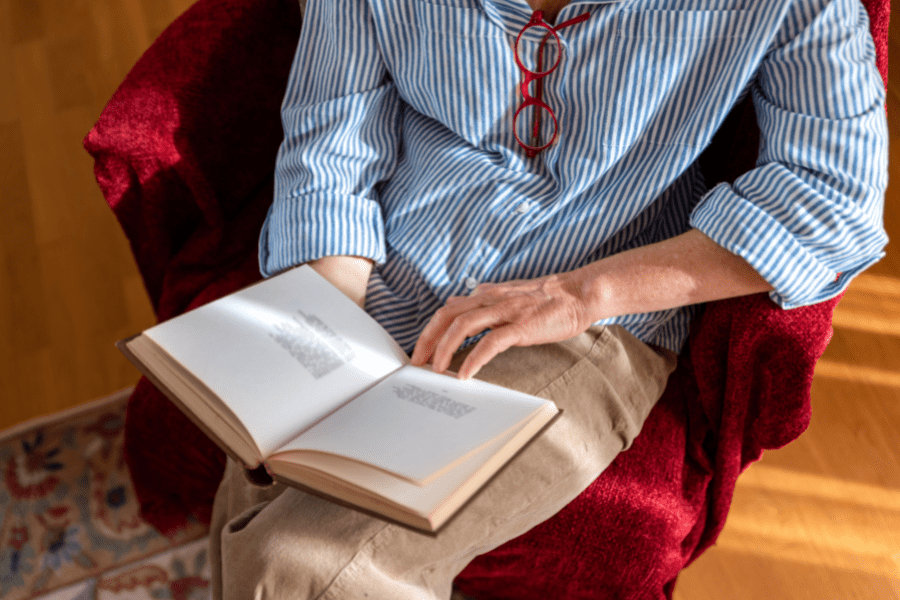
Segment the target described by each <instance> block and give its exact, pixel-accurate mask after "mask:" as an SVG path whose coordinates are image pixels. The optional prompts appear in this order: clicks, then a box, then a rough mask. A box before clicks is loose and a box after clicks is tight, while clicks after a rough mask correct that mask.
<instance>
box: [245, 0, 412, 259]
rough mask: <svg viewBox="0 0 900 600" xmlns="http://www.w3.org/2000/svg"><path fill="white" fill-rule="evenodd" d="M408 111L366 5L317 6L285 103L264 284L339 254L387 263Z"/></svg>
mask: <svg viewBox="0 0 900 600" xmlns="http://www.w3.org/2000/svg"><path fill="white" fill-rule="evenodd" d="M399 111H400V101H399V98H398V96H397V92H396V89H395V88H394V86H393V84H392V83H391V81H390V77H389V76H388V73H387V69H386V68H385V65H384V61H383V59H382V55H381V52H380V51H379V46H378V40H377V36H376V32H375V28H374V25H373V23H372V19H371V18H370V14H369V10H368V7H367V5H366V2H365V1H364V0H322V1H319V0H310V2H309V4H308V6H307V9H306V12H305V15H304V21H303V28H302V31H301V35H300V40H299V42H298V45H297V52H296V54H295V56H294V62H293V65H292V66H291V72H290V77H289V80H288V87H287V90H286V92H285V97H284V101H283V103H282V111H281V112H282V123H283V127H284V133H285V137H284V141H283V142H282V144H281V147H280V148H279V151H278V158H277V163H276V166H275V193H274V199H273V203H272V207H271V208H270V210H269V214H268V217H267V218H266V222H265V224H264V225H263V229H262V232H261V235H260V242H259V263H260V270H261V272H262V274H263V275H264V276H269V275H272V274H275V273H277V272H279V271H282V270H284V269H286V268H288V267H291V266H294V265H297V264H300V263H304V262H308V261H310V260H314V259H316V258H321V257H323V256H330V255H354V256H363V257H366V258H370V259H372V260H373V261H375V262H383V261H384V258H385V240H384V222H383V219H382V214H381V207H380V205H379V203H378V193H377V189H378V184H379V183H380V182H382V181H384V180H386V179H388V178H389V177H390V175H391V173H392V172H393V169H394V168H395V166H396V160H397V150H398V146H399V142H398V140H399V123H398V119H399ZM248 118H252V116H250V115H248Z"/></svg>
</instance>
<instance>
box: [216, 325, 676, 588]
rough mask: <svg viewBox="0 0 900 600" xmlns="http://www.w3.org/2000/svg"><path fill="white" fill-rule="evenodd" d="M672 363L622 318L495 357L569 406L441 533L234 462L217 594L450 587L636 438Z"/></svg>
mask: <svg viewBox="0 0 900 600" xmlns="http://www.w3.org/2000/svg"><path fill="white" fill-rule="evenodd" d="M464 357H465V353H464V352H463V353H460V354H459V355H458V356H456V357H455V358H454V365H453V366H458V365H459V364H461V361H462V359H463V358H464ZM674 366H675V355H674V354H673V353H671V352H668V351H661V352H657V351H654V350H653V349H651V348H650V347H648V346H647V345H645V344H643V343H642V342H640V341H639V340H637V339H636V338H634V336H632V335H631V334H629V333H627V332H626V331H625V330H624V329H622V328H621V327H610V328H606V327H594V328H591V329H590V330H588V332H586V333H584V334H582V335H580V336H578V337H576V338H573V339H571V340H567V341H566V342H561V343H558V344H548V345H544V346H534V347H526V348H511V349H510V350H508V351H506V352H504V353H503V354H501V355H499V356H497V357H496V358H495V359H494V360H493V361H491V362H490V363H489V364H488V365H486V366H485V367H484V368H483V369H482V370H481V372H480V373H479V378H482V379H485V380H487V381H492V382H495V383H498V384H500V385H504V386H506V387H510V388H514V389H519V390H522V391H525V392H528V393H532V394H535V395H538V396H542V397H545V398H551V399H553V400H554V401H555V402H556V403H557V405H558V406H560V408H562V409H563V411H564V412H563V416H562V417H561V418H560V419H558V420H557V421H556V422H555V423H554V424H553V425H552V426H551V427H549V428H548V429H547V430H546V431H545V432H544V433H543V434H542V435H541V436H540V437H539V438H538V439H536V440H535V441H534V442H533V443H532V444H531V445H529V446H528V447H527V448H526V449H525V450H524V451H523V452H522V453H520V454H519V456H517V457H516V458H515V459H514V460H513V461H512V462H511V463H510V464H509V465H507V467H506V468H505V469H504V470H503V471H501V472H500V473H499V474H498V475H497V477H495V478H494V479H493V480H492V481H491V482H490V483H489V484H488V485H487V486H486V487H485V488H484V489H483V490H482V491H481V492H480V493H479V494H478V495H477V496H476V497H475V498H474V499H473V500H472V501H471V502H470V503H469V504H468V505H467V506H466V507H465V508H464V509H463V510H462V511H461V512H460V513H459V514H458V515H457V516H456V517H455V518H454V519H452V520H451V521H450V522H449V523H448V524H447V525H446V526H445V527H444V528H443V529H442V530H441V531H440V532H439V533H438V535H437V536H430V535H426V534H422V533H418V532H415V531H412V530H409V529H407V528H405V527H401V526H399V525H393V524H388V523H385V522H383V521H381V520H379V519H375V518H373V517H369V516H366V515H363V514H361V513H357V512H355V511H352V510H349V509H345V508H342V507H339V506H337V505H334V504H331V503H330V502H327V501H324V500H321V499H319V498H317V497H314V496H310V495H307V494H304V493H302V492H300V491H298V490H294V489H290V488H288V489H285V488H283V487H281V486H273V487H272V488H266V489H258V488H257V489H254V488H253V487H252V486H250V484H248V483H247V481H246V480H245V478H244V476H243V474H242V472H241V469H240V467H239V466H237V465H235V464H233V463H231V462H230V463H229V466H228V468H227V470H226V474H225V478H224V479H223V483H222V486H221V487H220V489H219V493H218V494H217V496H216V503H215V507H214V514H213V528H212V532H211V554H212V560H213V579H214V582H213V584H214V592H213V596H214V597H215V598H219V597H223V598H257V597H258V598H292V599H297V598H322V599H326V598H327V599H351V598H365V597H368V598H373V599H385V600H387V599H390V600H403V599H409V600H413V599H416V600H425V599H429V600H431V599H440V598H443V599H446V598H449V596H450V590H451V585H452V581H453V578H454V577H455V576H456V574H457V573H459V571H461V570H462V569H463V568H464V567H465V565H466V564H468V562H469V561H470V560H471V559H472V558H473V557H474V556H476V555H478V554H482V553H484V552H487V551H489V550H491V549H492V548H495V547H497V546H499V545H500V544H502V543H503V542H505V541H507V540H509V539H512V538H513V537H516V536H517V535H519V534H521V533H523V532H525V531H527V530H528V529H530V528H531V527H533V526H534V525H536V524H537V523H540V522H541V521H544V520H546V519H548V518H550V517H551V516H553V515H554V514H555V513H556V512H557V511H559V510H560V509H561V508H562V507H563V506H565V505H566V504H567V503H568V502H570V501H571V500H572V499H573V498H575V497H576V496H577V495H578V494H579V493H580V492H581V491H582V490H584V489H585V488H586V487H587V486H588V485H589V484H590V483H591V482H592V481H593V480H594V479H595V478H596V477H597V476H598V475H599V474H600V473H601V472H602V471H603V469H605V468H606V467H607V466H608V465H609V463H610V462H612V460H613V459H614V458H615V456H616V455H617V454H618V453H619V452H620V451H621V450H622V449H624V448H627V447H628V446H630V444H631V441H632V440H633V439H634V438H635V437H636V436H637V434H638V432H639V431H640V427H641V425H642V424H643V422H644V419H645V418H646V416H647V414H648V413H649V412H650V409H651V408H652V407H653V405H654V404H655V402H656V401H657V400H658V398H659V396H660V395H661V394H662V391H663V389H664V388H665V384H666V381H667V379H668V375H669V373H670V372H671V371H672V370H673V369H674Z"/></svg>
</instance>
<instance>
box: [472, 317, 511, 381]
mask: <svg viewBox="0 0 900 600" xmlns="http://www.w3.org/2000/svg"><path fill="white" fill-rule="evenodd" d="M520 341H521V338H520V334H519V328H518V327H517V326H516V325H506V326H504V327H499V328H497V329H494V330H493V331H491V332H489V333H488V334H487V335H485V336H484V337H483V338H481V339H480V340H479V341H478V343H476V344H475V347H474V348H472V351H471V352H470V353H469V355H468V356H467V357H466V360H464V361H463V364H462V365H460V367H459V371H458V374H459V378H460V379H471V378H472V377H474V376H475V375H476V374H477V373H478V371H479V370H481V367H483V366H484V365H486V364H487V363H489V362H490V361H491V359H492V358H494V357H495V356H497V355H498V354H500V353H501V352H503V351H505V350H508V349H509V348H512V347H513V346H516V345H518V344H519V343H520Z"/></svg>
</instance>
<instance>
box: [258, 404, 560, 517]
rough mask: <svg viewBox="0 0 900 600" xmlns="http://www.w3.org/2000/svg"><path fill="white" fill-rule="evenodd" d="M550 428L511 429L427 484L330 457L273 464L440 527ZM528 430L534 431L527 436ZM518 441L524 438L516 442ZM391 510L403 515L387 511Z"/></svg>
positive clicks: (347, 496)
mask: <svg viewBox="0 0 900 600" xmlns="http://www.w3.org/2000/svg"><path fill="white" fill-rule="evenodd" d="M545 424H546V419H541V420H539V421H538V422H537V423H533V424H531V425H528V424H526V425H523V426H522V427H517V428H514V429H512V430H510V431H509V432H507V433H506V435H503V436H501V437H499V438H497V439H496V440H494V441H493V442H491V443H490V444H487V445H485V446H484V447H483V448H481V449H480V450H478V451H477V452H474V453H473V454H472V455H471V456H470V457H469V458H468V459H467V460H465V461H461V462H459V463H458V464H456V465H455V466H454V467H453V468H451V469H448V470H446V471H445V472H444V473H443V474H441V475H440V476H438V477H436V478H434V479H433V480H432V481H431V483H430V484H429V485H426V486H421V485H417V484H415V483H413V482H411V481H409V480H407V479H400V478H398V477H396V476H394V475H391V474H390V473H387V472H386V471H382V470H380V469H377V468H374V467H371V466H369V465H366V464H363V463H360V462H355V461H348V460H346V459H342V458H341V457H337V456H334V455H329V454H316V453H305V454H304V455H303V456H302V460H303V464H302V465H297V464H294V463H292V462H290V461H287V462H285V461H282V460H280V458H279V456H282V455H277V454H276V456H275V457H274V458H273V460H272V461H270V462H269V464H270V465H273V466H274V465H277V467H275V470H277V471H278V472H279V473H280V474H282V475H284V476H286V477H287V479H288V480H291V479H293V480H294V481H298V482H308V483H309V484H310V485H312V486H313V487H314V488H316V489H319V490H321V491H323V492H325V493H329V494H332V495H334V496H336V497H338V498H341V499H343V500H345V501H348V502H352V503H354V504H358V505H360V506H362V507H364V508H368V509H370V510H374V511H376V512H380V513H383V514H385V515H387V516H390V517H392V518H400V519H401V520H403V519H402V518H401V517H400V516H399V515H400V514H402V513H407V514H413V515H419V516H421V517H423V518H425V519H426V520H428V521H431V522H432V525H436V524H438V523H437V522H435V521H434V520H433V519H434V518H435V517H437V516H438V515H440V514H441V513H443V516H442V517H439V519H438V520H439V521H442V520H443V519H445V518H446V517H448V516H449V515H450V514H452V512H453V511H454V509H455V508H458V507H459V505H460V504H462V503H463V502H464V501H465V500H466V499H467V498H468V497H469V496H470V495H471V494H473V493H474V492H475V491H476V490H477V489H478V488H479V487H480V486H481V485H482V484H483V483H484V482H485V481H486V480H487V479H488V478H489V477H490V476H492V475H493V474H494V473H495V472H496V471H497V470H498V469H499V468H500V467H501V466H502V465H503V464H505V463H506V461H507V460H508V459H509V458H510V457H511V455H512V454H513V453H514V451H515V450H518V449H519V448H520V447H521V444H522V443H524V442H523V440H527V439H529V438H530V435H533V433H534V432H535V431H536V430H538V429H539V428H540V427H541V426H543V425H545ZM526 429H527V430H529V431H527V432H526V431H525V430H526ZM523 434H524V435H523ZM516 438H522V440H519V442H518V443H514V442H515V441H516ZM491 463H494V464H491ZM334 473H339V474H340V477H335V476H334V475H333V474H334ZM367 498H368V499H370V501H369V502H366V499H367ZM386 506H387V507H393V508H395V509H397V510H399V511H400V512H399V513H398V512H395V511H392V510H390V508H388V509H386ZM407 522H409V521H407Z"/></svg>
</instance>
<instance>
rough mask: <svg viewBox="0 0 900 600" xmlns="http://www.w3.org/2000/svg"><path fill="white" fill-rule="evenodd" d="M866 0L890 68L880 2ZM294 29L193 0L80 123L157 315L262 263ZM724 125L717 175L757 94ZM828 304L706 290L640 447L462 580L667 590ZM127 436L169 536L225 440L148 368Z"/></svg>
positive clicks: (287, 3)
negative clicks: (171, 396)
mask: <svg viewBox="0 0 900 600" xmlns="http://www.w3.org/2000/svg"><path fill="white" fill-rule="evenodd" d="M866 4H867V8H868V10H869V13H870V16H871V21H872V30H873V35H874V37H875V41H876V46H877V48H878V53H879V54H878V60H879V62H878V66H879V69H880V70H881V74H882V76H883V77H885V79H886V73H887V58H886V56H887V53H886V49H887V18H888V11H889V3H888V1H887V0H868V1H867V2H866ZM299 27H300V16H299V10H298V7H297V1H296V0H200V1H199V2H198V3H197V4H196V5H194V6H193V7H192V8H191V9H190V10H188V11H187V12H186V13H185V14H184V15H183V16H182V17H180V18H179V19H178V20H177V21H176V22H175V23H173V24H172V25H171V26H170V27H169V28H168V29H167V30H166V31H165V32H164V33H163V34H162V35H161V36H160V38H159V39H158V40H157V41H156V42H155V43H154V44H153V46H152V47H151V48H150V49H149V50H148V51H147V53H146V54H145V55H144V56H143V57H142V58H141V60H140V61H139V62H138V63H137V64H136V65H135V67H134V69H133V70H132V71H131V73H130V74H129V75H128V77H127V78H126V79H125V81H124V82H123V83H122V85H121V87H120V88H119V90H118V91H117V92H116V93H115V95H114V96H113V98H112V99H111V100H110V102H109V104H108V106H107V107H106V109H105V110H104V112H103V114H102V115H101V117H100V119H99V121H98V122H97V124H96V125H95V127H94V128H93V129H92V130H91V132H90V133H89V134H88V135H87V137H86V138H85V148H86V149H87V150H88V152H90V153H91V154H92V155H93V156H94V158H95V160H96V166H95V173H96V177H97V181H98V183H99V184H100V187H101V188H102V190H103V193H104V195H105V197H106V200H107V202H108V203H109V205H110V207H111V208H112V209H113V211H114V212H115V214H116V216H117V217H118V219H119V222H120V223H121V225H122V228H123V229H124V231H125V233H126V235H127V237H128V239H129V241H130V243H131V247H132V250H133V252H134V256H135V259H136V261H137V264H138V267H139V269H140V271H141V274H142V276H143V279H144V283H145V286H146V289H147V292H148V294H149V296H150V299H151V302H152V304H153V307H154V310H155V311H156V315H157V317H158V319H159V320H165V319H168V318H170V317H172V316H174V315H177V314H179V313H181V312H183V311H185V310H188V309H190V308H192V307H194V306H198V305H200V304H203V303H205V302H208V301H210V300H212V299H215V298H218V297H220V296H222V295H224V294H227V293H229V292H231V291H233V290H235V289H238V288H239V287H242V286H244V285H246V284H248V283H251V282H252V281H254V280H256V279H258V278H259V271H258V268H257V260H256V245H257V236H258V232H259V230H260V227H261V224H262V220H263V218H264V217H265V214H266V211H267V208H268V205H269V203H270V201H271V197H272V173H273V169H274V163H275V152H276V150H277V148H278V144H279V143H280V141H281V138H282V130H281V122H280V115H279V106H280V102H281V98H282V94H283V91H284V87H285V84H286V79H287V74H288V69H289V66H290V62H291V59H292V57H293V52H294V48H295V45H296V39H297V34H298V32H299ZM726 127H728V128H729V130H728V131H727V132H726V134H724V135H722V136H719V137H720V139H719V140H718V141H717V142H715V144H716V145H717V146H716V150H715V151H714V152H710V153H707V157H706V158H705V159H704V170H705V172H706V175H707V179H708V181H710V182H714V181H718V180H723V179H733V176H734V175H736V174H738V173H740V172H741V171H742V170H744V169H746V168H747V167H749V166H752V162H753V158H754V153H755V149H756V148H755V138H754V131H755V122H754V121H753V115H752V107H749V105H745V106H743V107H741V108H740V109H738V110H736V111H735V113H734V114H733V115H732V117H731V118H730V119H729V123H728V124H727V125H726ZM729 146H730V147H729ZM748 150H749V152H748ZM722 157H725V160H722ZM748 161H749V162H748ZM836 303H837V300H836V299H835V300H832V301H829V302H826V303H823V304H819V305H816V306H809V307H803V308H799V309H794V310H791V311H783V310H780V309H779V308H778V307H776V306H775V305H774V304H773V303H772V302H771V301H770V300H769V299H768V297H767V295H765V294H761V295H757V296H750V297H745V298H739V299H734V300H727V301H721V302H715V303H711V304H709V305H707V306H706V307H705V309H704V311H703V314H702V316H701V317H700V318H698V319H697V320H696V322H695V325H694V328H693V330H692V332H691V336H690V338H689V340H688V344H687V346H686V347H685V349H684V351H683V352H682V355H681V359H680V364H679V366H678V369H677V370H676V372H675V373H674V374H673V375H672V377H671V379H670V381H669V385H668V387H667V389H666V392H665V394H664V396H663V398H662V399H661V401H660V402H659V404H658V405H657V406H656V408H655V409H654V410H653V412H652V413H651V415H650V418H649V419H648V421H647V423H646V424H645V426H644V429H643V431H642V433H641V435H640V436H639V437H638V439H637V441H636V442H635V443H634V445H633V446H632V448H631V449H629V450H628V451H627V452H625V453H623V454H622V455H620V456H619V457H618V458H617V459H616V461H615V462H614V463H613V464H612V466H611V467H610V468H609V469H608V470H607V471H606V472H604V474H603V475H602V476H601V477H600V478H599V479H597V481H595V482H594V483H593V484H592V485H591V486H590V487H589V488H588V489H587V490H586V491H585V492H584V493H583V494H582V495H581V496H580V497H579V498H577V499H576V500H575V501H574V502H572V503H571V504H570V505H569V506H567V507H566V508H565V509H563V511H561V512H560V513H558V514H557V515H556V516H554V517H553V518H552V519H550V520H549V521H547V522H545V523H543V524H541V525H539V526H538V527H536V528H534V529H533V530H531V531H529V532H528V533H526V534H525V535H523V536H521V537H520V538H517V539H515V540H512V541H510V542H509V543H507V544H505V545H503V546H501V547H500V548H497V549H496V550H494V551H492V552H490V553H488V554H485V555H482V556H480V557H478V558H476V559H475V560H474V561H473V562H472V563H471V564H470V565H469V566H468V567H467V568H466V570H465V571H463V573H462V574H461V575H460V577H459V578H458V580H457V584H458V585H459V587H460V588H461V589H462V590H463V591H465V592H467V593H469V594H471V595H473V596H475V597H477V598H479V599H480V600H486V599H488V598H518V599H527V598H540V599H546V598H559V599H562V598H594V599H596V598H607V597H609V598H640V599H647V598H671V594H672V590H673V588H674V585H675V580H676V578H677V576H678V573H679V571H680V570H681V569H682V568H684V567H685V566H686V565H687V564H689V563H690V562H691V561H692V560H694V559H695V558H696V557H697V556H699V555H700V554H701V553H702V552H703V551H704V550H705V549H706V548H708V547H709V546H710V545H711V544H712V543H713V542H714V541H715V539H716V537H717V536H718V534H719V532H720V531H721V528H722V526H723V525H724V523H725V517H726V515H727V512H728V508H729V505H730V502H731V497H732V494H733V491H734V486H735V481H736V479H737V476H738V475H739V474H740V472H741V471H742V470H743V469H745V468H746V467H747V466H748V464H750V463H751V462H753V461H755V460H757V459H758V458H759V457H760V456H761V454H762V451H763V450H765V449H768V448H776V447H780V446H783V445H784V444H787V443H788V442H790V441H791V440H793V439H794V438H796V437H797V436H798V435H799V434H800V433H801V432H802V431H803V430H804V429H805V428H806V426H807V424H808V422H809V416H810V405H809V389H810V384H811V380H812V373H813V367H814V365H815V362H816V360H817V359H818V358H819V356H820V355H821V354H822V352H823V351H824V349H825V346H826V344H827V343H828V340H829V339H830V335H831V327H830V321H831V314H832V310H833V308H834V306H835V304H836ZM125 436H126V437H125V444H126V458H127V460H128V463H129V466H130V469H131V473H132V477H133V481H134V485H135V490H136V493H137V494H138V497H139V499H140V502H141V507H142V511H143V515H144V517H145V518H146V520H147V521H149V522H150V523H151V524H153V525H155V526H156V527H157V528H158V529H160V530H161V531H162V532H164V533H173V532H175V531H177V530H178V529H179V527H181V526H182V525H183V524H184V523H185V520H186V519H188V518H189V515H193V516H194V517H196V518H198V519H200V520H201V521H205V522H208V521H209V516H210V511H211V506H212V500H213V496H214V494H215V491H216V487H217V485H218V482H219V478H220V476H221V473H222V468H223V465H224V456H223V454H222V453H221V451H219V450H218V448H217V447H216V446H215V445H213V444H212V443H211V442H210V441H209V440H208V439H207V438H206V437H205V436H204V435H203V434H202V433H201V432H200V431H199V430H197V429H196V428H195V427H194V426H193V425H192V424H191V423H190V422H189V421H188V420H187V419H186V418H185V417H183V416H182V414H181V413H180V412H179V411H178V410H177V409H176V408H174V406H172V405H171V404H170V403H169V402H168V400H166V399H165V397H164V396H163V395H162V394H160V393H159V392H158V391H157V390H156V389H155V388H153V387H152V386H151V385H150V384H149V383H148V382H147V381H146V380H144V379H142V380H141V381H140V382H139V383H138V385H137V387H136V389H135V392H134V394H133V395H132V397H131V399H130V401H129V404H128V410H127V415H126V426H125Z"/></svg>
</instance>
